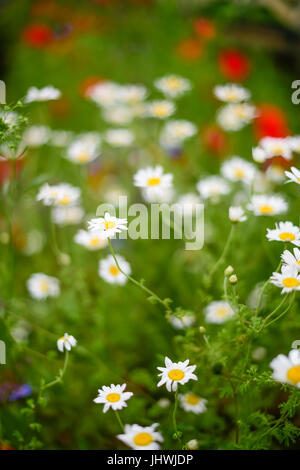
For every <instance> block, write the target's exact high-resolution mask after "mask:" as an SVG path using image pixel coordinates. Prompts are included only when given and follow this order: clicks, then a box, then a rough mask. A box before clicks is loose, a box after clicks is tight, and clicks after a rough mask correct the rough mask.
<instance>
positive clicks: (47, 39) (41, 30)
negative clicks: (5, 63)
mask: <svg viewBox="0 0 300 470" xmlns="http://www.w3.org/2000/svg"><path fill="white" fill-rule="evenodd" d="M22 39H23V41H24V42H26V43H27V44H28V45H30V46H32V47H36V48H38V49H39V48H43V47H45V46H47V45H48V44H50V43H51V42H52V41H53V31H52V29H51V28H49V26H47V25H46V24H41V23H40V24H31V25H29V26H27V28H25V30H24V31H23V36H22Z"/></svg>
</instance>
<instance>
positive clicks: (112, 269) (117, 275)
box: [98, 255, 131, 285]
mask: <svg viewBox="0 0 300 470" xmlns="http://www.w3.org/2000/svg"><path fill="white" fill-rule="evenodd" d="M116 259H117V262H118V265H119V266H120V268H121V269H122V271H123V272H124V273H126V274H127V275H129V274H130V273H131V268H130V264H129V263H128V262H127V261H126V260H125V259H124V258H123V256H120V255H116ZM98 274H99V276H100V277H102V279H104V280H105V281H106V282H109V284H119V285H124V284H125V283H126V282H127V277H126V276H125V275H124V274H123V273H122V272H121V271H120V270H119V268H118V267H117V265H116V262H115V260H114V257H113V256H112V255H108V256H107V257H106V258H104V259H101V260H100V261H99V270H98Z"/></svg>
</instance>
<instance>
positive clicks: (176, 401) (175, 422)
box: [172, 389, 182, 446]
mask: <svg viewBox="0 0 300 470" xmlns="http://www.w3.org/2000/svg"><path fill="white" fill-rule="evenodd" d="M177 407H178V389H177V390H176V392H175V401H174V409H173V414H172V420H173V428H174V434H175V436H176V439H178V440H179V442H180V445H181V446H182V442H181V437H180V435H179V433H178V428H177V421H176V413H177Z"/></svg>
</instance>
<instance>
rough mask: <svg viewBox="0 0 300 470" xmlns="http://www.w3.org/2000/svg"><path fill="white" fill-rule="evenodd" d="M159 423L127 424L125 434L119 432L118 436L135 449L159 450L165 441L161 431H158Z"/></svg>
mask: <svg viewBox="0 0 300 470" xmlns="http://www.w3.org/2000/svg"><path fill="white" fill-rule="evenodd" d="M157 426H159V425H158V424H157V423H155V424H152V425H151V426H139V425H138V424H125V427H124V434H118V435H117V438H118V439H120V441H122V442H124V444H126V445H127V446H129V447H131V448H132V449H134V450H158V449H160V445H159V444H158V443H157V442H156V441H158V442H163V440H164V438H163V437H162V435H161V433H160V432H158V431H156V428H157Z"/></svg>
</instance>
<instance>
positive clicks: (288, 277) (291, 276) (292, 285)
mask: <svg viewBox="0 0 300 470" xmlns="http://www.w3.org/2000/svg"><path fill="white" fill-rule="evenodd" d="M270 281H271V283H272V284H274V285H275V286H277V287H282V291H281V293H282V294H285V293H289V292H292V291H294V290H300V274H299V272H298V269H297V268H296V267H294V266H290V265H286V264H285V265H283V266H282V268H281V272H280V273H277V272H275V273H273V274H272V276H271V277H270Z"/></svg>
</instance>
